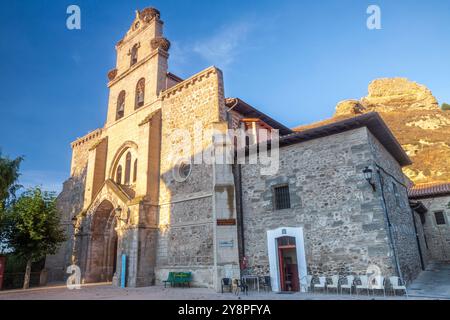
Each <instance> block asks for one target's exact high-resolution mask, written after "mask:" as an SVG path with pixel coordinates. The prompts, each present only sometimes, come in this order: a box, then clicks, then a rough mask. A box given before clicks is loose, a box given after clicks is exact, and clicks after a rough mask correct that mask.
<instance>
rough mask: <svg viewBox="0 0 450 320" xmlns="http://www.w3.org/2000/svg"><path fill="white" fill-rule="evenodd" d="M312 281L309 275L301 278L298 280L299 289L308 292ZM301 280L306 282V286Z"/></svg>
mask: <svg viewBox="0 0 450 320" xmlns="http://www.w3.org/2000/svg"><path fill="white" fill-rule="evenodd" d="M312 279H313V276H311V275H306V276H303V277H302V278H301V279H300V288H305V291H306V292H309V291H310V290H311V288H312V285H311V282H312ZM303 280H306V284H305V283H304V281H303Z"/></svg>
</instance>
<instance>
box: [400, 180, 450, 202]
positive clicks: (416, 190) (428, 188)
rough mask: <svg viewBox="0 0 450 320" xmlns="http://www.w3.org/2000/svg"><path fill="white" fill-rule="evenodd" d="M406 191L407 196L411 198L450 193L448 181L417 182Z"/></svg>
mask: <svg viewBox="0 0 450 320" xmlns="http://www.w3.org/2000/svg"><path fill="white" fill-rule="evenodd" d="M408 193H409V197H410V198H413V199H414V198H426V197H432V196H443V195H450V182H449V183H424V184H417V185H415V186H414V187H412V188H410V189H409V191H408Z"/></svg>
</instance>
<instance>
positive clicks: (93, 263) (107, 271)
mask: <svg viewBox="0 0 450 320" xmlns="http://www.w3.org/2000/svg"><path fill="white" fill-rule="evenodd" d="M115 227H116V219H115V214H114V206H113V205H112V203H111V202H109V201H107V200H105V201H103V202H102V203H101V204H100V205H99V206H98V207H97V209H96V210H95V212H94V214H93V217H92V222H91V234H90V242H89V259H88V264H87V272H86V280H85V281H86V282H91V283H92V282H110V281H112V278H113V276H114V273H115V272H116V266H117V247H118V237H117V232H116V230H115Z"/></svg>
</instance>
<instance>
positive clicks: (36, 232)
mask: <svg viewBox="0 0 450 320" xmlns="http://www.w3.org/2000/svg"><path fill="white" fill-rule="evenodd" d="M6 216H7V220H8V224H9V232H8V236H7V245H8V246H9V247H10V248H12V249H13V251H14V253H15V254H16V255H18V256H20V257H23V258H24V259H26V261H27V266H26V270H25V279H24V284H23V288H24V289H28V288H29V285H30V273H31V264H32V262H34V261H37V260H39V259H42V258H44V257H45V256H46V255H47V254H54V253H56V250H57V249H58V247H59V245H60V243H61V242H63V241H65V240H66V239H65V236H64V232H63V230H62V229H61V228H60V224H59V215H58V212H57V209H56V198H55V195H54V193H51V192H45V191H42V190H41V189H40V188H39V187H36V188H32V189H28V190H27V191H25V192H24V193H23V194H22V195H21V196H20V197H19V198H18V199H17V200H16V201H15V202H14V203H13V204H12V205H11V206H10V207H9V208H8V210H7V214H6Z"/></svg>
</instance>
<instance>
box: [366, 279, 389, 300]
mask: <svg viewBox="0 0 450 320" xmlns="http://www.w3.org/2000/svg"><path fill="white" fill-rule="evenodd" d="M369 285H370V288H371V289H372V293H373V294H375V290H383V296H384V297H386V288H385V280H384V277H383V276H376V277H374V278H373V279H372V281H371V282H370V284H369Z"/></svg>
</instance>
